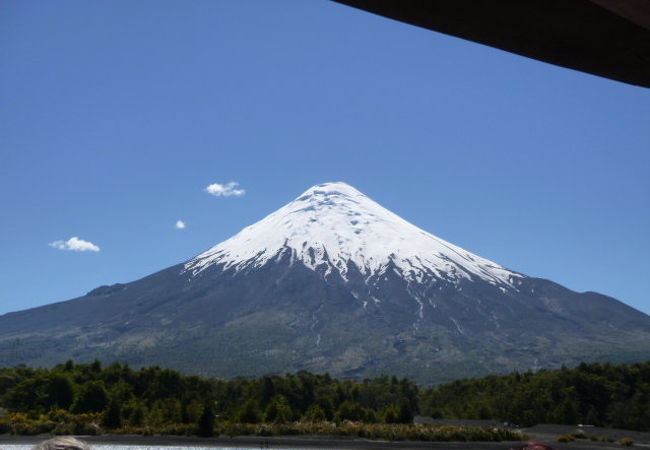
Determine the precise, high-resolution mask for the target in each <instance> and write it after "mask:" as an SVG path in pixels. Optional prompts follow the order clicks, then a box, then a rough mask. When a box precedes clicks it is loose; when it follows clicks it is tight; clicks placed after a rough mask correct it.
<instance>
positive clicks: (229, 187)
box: [205, 181, 246, 197]
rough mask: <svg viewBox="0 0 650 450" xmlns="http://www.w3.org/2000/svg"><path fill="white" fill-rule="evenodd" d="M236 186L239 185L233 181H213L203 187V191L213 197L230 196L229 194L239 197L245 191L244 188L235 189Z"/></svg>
mask: <svg viewBox="0 0 650 450" xmlns="http://www.w3.org/2000/svg"><path fill="white" fill-rule="evenodd" d="M237 186H239V183H237V182H235V181H231V182H230V183H226V184H219V183H213V184H211V185H210V186H208V187H206V188H205V192H207V193H208V194H212V195H214V196H215V197H230V196H231V195H234V196H235V197H240V196H242V195H244V194H245V193H246V190H245V189H235V188H236V187H237Z"/></svg>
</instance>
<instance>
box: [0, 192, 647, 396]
mask: <svg viewBox="0 0 650 450" xmlns="http://www.w3.org/2000/svg"><path fill="white" fill-rule="evenodd" d="M67 359H74V360H76V361H89V360H94V359H99V360H102V361H104V362H111V361H115V360H119V361H123V362H127V363H130V364H132V365H135V366H144V365H161V366H166V367H170V368H175V369H180V370H182V371H183V372H186V373H196V374H200V375H209V376H219V377H234V376H240V375H243V376H257V375H264V374H270V373H284V372H291V371H298V370H308V371H311V372H328V373H330V374H332V375H335V376H342V377H355V378H363V377H369V376H376V375H380V374H390V375H397V376H403V377H408V378H411V379H414V380H417V381H418V382H420V383H423V384H436V383H439V382H443V381H449V380H452V379H457V378H461V377H469V376H478V375H484V374H487V373H499V372H505V371H510V370H529V369H532V370H535V369H539V368H555V367H559V366H561V365H574V364H576V363H578V362H581V361H612V362H633V361H640V360H647V359H650V317H649V316H647V315H645V314H643V313H642V312H640V311H637V310H635V309H633V308H631V307H629V306H627V305H625V304H624V303H621V302H620V301H618V300H615V299H613V298H611V297H607V296H604V295H601V294H597V293H594V292H585V293H577V292H573V291H571V290H569V289H567V288H564V287H562V286H560V285H558V284H556V283H554V282H552V281H549V280H544V279H540V278H534V277H529V276H526V275H524V274H522V273H518V272H516V271H513V270H510V269H507V268H505V267H502V266H500V265H499V264H497V263H495V262H492V261H489V260H487V259H485V258H482V257H480V256H478V255H475V254H473V253H471V252H469V251H467V250H464V249H462V248H460V247H458V246H456V245H454V244H451V243H449V242H447V241H445V240H443V239H440V238H438V237H436V236H434V235H432V234H430V233H428V232H426V231H424V230H422V229H420V228H418V227H417V226H415V225H413V224H411V223H409V222H407V221H406V220H404V219H402V218H400V217H399V216H397V215H396V214H394V213H392V212H391V211H389V210H387V209H385V208H384V207H382V206H381V205H379V204H378V203H376V202H375V201H373V200H371V199H370V198H368V197H367V196H365V195H364V194H362V193H361V192H359V191H358V190H356V189H355V188H353V187H351V186H350V185H348V184H345V183H340V182H339V183H325V184H320V185H317V186H314V187H312V188H310V189H308V190H307V191H305V192H304V193H303V194H301V195H300V196H298V197H297V198H296V199H295V200H294V201H292V202H290V203H289V204H287V205H286V206H284V207H282V208H280V209H279V210H277V211H276V212H274V213H272V214H270V215H269V216H267V217H265V218H264V219H262V220H261V221H259V222H257V223H255V224H253V225H251V226H249V227H247V228H244V229H243V230H242V231H241V232H239V233H238V234H237V235H235V236H233V237H232V238H230V239H228V240H226V241H224V242H221V243H220V244H218V245H216V246H214V247H212V248H211V249H209V250H207V251H205V252H204V253H201V254H200V255H198V256H196V257H194V258H192V259H191V260H189V261H186V262H184V263H182V264H178V265H175V266H172V267H169V268H167V269H164V270H162V271H160V272H157V273H155V274H153V275H150V276H147V277H145V278H142V279H140V280H137V281H134V282H131V283H126V284H115V285H111V286H101V287H99V288H97V289H94V290H93V291H91V292H89V293H88V294H86V295H85V296H83V297H79V298H75V299H72V300H68V301H65V302H60V303H54V304H50V305H46V306H42V307H39V308H34V309H30V310H26V311H19V312H14V313H9V314H5V315H3V316H0V365H3V366H7V365H15V364H20V363H24V364H28V365H39V366H42V365H46V366H47V365H53V364H56V363H60V362H62V361H65V360H67Z"/></svg>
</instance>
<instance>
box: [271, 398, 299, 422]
mask: <svg viewBox="0 0 650 450" xmlns="http://www.w3.org/2000/svg"><path fill="white" fill-rule="evenodd" d="M292 419H293V412H292V411H291V407H290V406H289V403H288V402H287V399H286V397H284V396H283V395H276V396H275V397H273V400H271V403H269V406H268V407H267V408H266V412H265V414H264V420H265V421H266V422H273V423H287V422H291V420H292Z"/></svg>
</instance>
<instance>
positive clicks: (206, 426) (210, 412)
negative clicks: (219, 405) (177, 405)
mask: <svg viewBox="0 0 650 450" xmlns="http://www.w3.org/2000/svg"><path fill="white" fill-rule="evenodd" d="M215 422H216V417H215V414H214V408H213V407H212V402H211V401H206V402H205V404H204V405H203V412H202V413H201V416H200V417H199V422H198V424H197V429H196V434H198V435H199V436H200V437H212V436H214V425H215Z"/></svg>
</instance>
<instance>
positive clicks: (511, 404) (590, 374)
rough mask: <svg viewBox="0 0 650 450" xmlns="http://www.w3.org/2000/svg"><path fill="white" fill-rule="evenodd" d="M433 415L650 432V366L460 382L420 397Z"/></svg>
mask: <svg viewBox="0 0 650 450" xmlns="http://www.w3.org/2000/svg"><path fill="white" fill-rule="evenodd" d="M420 407H421V409H422V412H423V413H424V414H426V415H431V416H433V417H447V418H462V419H494V420H499V421H507V422H511V423H516V424H518V425H522V426H531V425H535V424H537V423H557V424H565V425H577V424H578V423H584V424H591V425H597V426H605V427H612V428H623V429H629V430H638V431H648V430H650V362H646V363H639V364H633V365H611V364H584V363H583V364H580V365H579V366H578V367H577V368H575V369H565V368H563V369H560V370H542V371H539V372H536V373H532V372H527V373H523V374H522V373H512V374H509V375H504V376H488V377H485V378H478V379H470V380H459V381H455V382H452V383H448V384H445V385H441V386H439V387H438V388H436V389H432V390H428V391H424V392H422V393H421V402H420Z"/></svg>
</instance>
